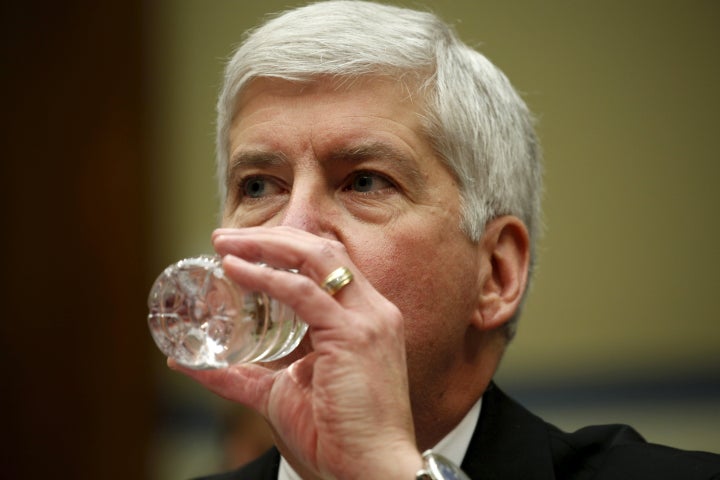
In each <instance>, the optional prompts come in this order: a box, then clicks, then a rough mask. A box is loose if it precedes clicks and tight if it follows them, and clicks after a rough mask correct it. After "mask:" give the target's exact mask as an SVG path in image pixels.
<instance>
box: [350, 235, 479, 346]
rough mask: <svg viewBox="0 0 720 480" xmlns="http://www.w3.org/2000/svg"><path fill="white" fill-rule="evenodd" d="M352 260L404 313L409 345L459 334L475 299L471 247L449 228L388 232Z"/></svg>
mask: <svg viewBox="0 0 720 480" xmlns="http://www.w3.org/2000/svg"><path fill="white" fill-rule="evenodd" d="M380 238H382V240H380V241H378V242H369V244H368V245H367V246H368V247H369V248H359V247H360V246H358V249H357V251H356V252H355V255H353V257H354V258H353V260H354V261H355V262H356V263H357V264H358V266H359V267H360V268H361V270H362V271H363V273H364V274H365V275H366V276H367V278H368V279H369V280H370V282H371V283H372V284H373V286H374V287H375V288H376V289H377V290H378V291H379V292H380V293H382V294H383V295H384V296H385V297H386V298H387V299H388V300H390V301H391V302H393V303H394V304H395V305H396V306H397V307H398V308H399V309H400V310H401V311H402V313H403V316H404V317H405V324H406V337H407V339H408V344H409V345H412V344H415V345H418V344H421V343H423V339H431V338H432V336H433V335H436V334H437V333H438V332H440V331H457V332H463V331H464V330H465V328H466V326H467V322H468V320H469V318H470V315H471V313H472V310H473V308H474V300H475V299H477V285H476V281H477V269H476V267H475V265H476V259H475V256H474V251H475V247H474V246H472V245H471V244H470V243H469V242H468V241H467V240H466V239H465V237H464V235H462V233H460V232H459V231H458V232H453V230H452V227H450V228H435V229H428V228H425V229H413V230H407V231H406V232H405V234H403V235H400V234H398V232H397V231H390V232H388V233H387V234H386V235H384V236H382V237H380Z"/></svg>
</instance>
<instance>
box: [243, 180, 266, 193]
mask: <svg viewBox="0 0 720 480" xmlns="http://www.w3.org/2000/svg"><path fill="white" fill-rule="evenodd" d="M265 187H266V185H265V179H264V178H262V177H251V178H248V179H247V180H245V181H243V182H242V191H243V194H244V195H246V196H248V197H250V198H259V197H261V196H263V194H264V193H265Z"/></svg>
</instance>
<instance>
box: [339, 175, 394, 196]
mask: <svg viewBox="0 0 720 480" xmlns="http://www.w3.org/2000/svg"><path fill="white" fill-rule="evenodd" d="M389 187H392V184H391V183H390V182H389V181H388V180H386V179H385V178H384V177H382V176H380V175H376V174H374V173H367V172H363V173H358V174H357V175H355V176H354V177H352V179H351V181H350V184H349V185H348V187H347V189H348V190H354V191H356V192H360V193H368V192H375V191H377V190H382V189H385V188H389Z"/></svg>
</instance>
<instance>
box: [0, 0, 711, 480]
mask: <svg viewBox="0 0 720 480" xmlns="http://www.w3.org/2000/svg"><path fill="white" fill-rule="evenodd" d="M300 3H301V2H293V1H290V0H282V1H280V0H265V1H263V2H250V1H240V0H235V1H229V0H213V1H212V2H206V1H201V0H156V1H153V2H150V1H146V2H142V1H140V0H106V1H104V2H89V1H79V0H72V1H66V2H50V1H38V0H30V1H25V2H4V3H3V5H2V6H1V7H0V8H1V9H2V10H0V12H1V17H0V18H1V21H2V28H0V35H2V41H1V42H0V49H2V54H3V55H2V57H3V68H2V90H1V91H2V95H3V97H2V98H3V105H4V111H3V123H2V138H3V143H2V145H3V148H4V152H5V155H4V158H3V159H2V161H0V165H1V168H2V170H1V172H2V177H1V178H2V184H3V188H2V189H0V192H1V195H2V200H1V202H0V204H1V205H2V213H3V224H4V228H3V234H2V235H0V241H1V242H2V243H0V246H1V249H0V251H2V255H3V269H2V270H3V274H2V275H3V276H2V287H3V288H2V298H1V302H2V303H0V305H2V306H3V310H2V317H1V318H2V320H1V321H0V333H1V336H0V352H1V354H2V370H1V373H2V378H3V387H2V395H1V396H0V398H2V412H3V416H4V422H3V423H4V426H3V432H4V435H3V437H4V440H5V443H6V444H5V446H4V447H3V448H2V449H1V450H0V452H2V453H0V455H2V457H0V464H2V465H3V467H2V474H0V476H3V477H6V478H47V477H50V476H52V477H54V478H79V479H84V478H88V479H90V478H105V479H113V478H118V479H120V478H136V479H152V480H165V479H168V480H170V479H178V478H188V477H191V476H193V475H199V474H203V473H209V472H213V471H219V470H221V469H223V468H228V467H230V466H234V465H237V464H240V463H242V462H244V461H246V459H247V458H250V457H252V456H253V455H254V454H256V452H258V451H260V450H261V449H263V448H264V447H265V446H266V444H267V443H268V442H269V439H268V438H267V436H266V432H265V431H264V430H263V429H262V427H261V426H260V425H259V424H258V422H257V419H255V418H254V417H252V416H249V415H247V412H244V411H243V410H242V408H240V407H237V406H233V405H229V404H227V403H226V402H224V401H222V400H220V399H217V398H215V397H213V396H212V395H210V394H208V393H206V392H204V391H203V390H202V389H200V387H198V386H196V385H194V384H192V383H190V381H188V380H185V379H184V378H182V377H180V376H179V375H175V374H173V373H171V372H169V371H168V370H167V369H166V367H165V360H164V358H163V357H162V356H161V355H160V353H159V352H158V351H157V350H156V349H155V347H154V345H153V344H152V341H151V339H150V335H149V333H148V330H147V326H146V323H145V316H146V306H145V298H146V294H147V291H148V289H149V287H150V285H151V283H152V281H153V279H154V278H155V276H156V275H157V274H158V273H159V272H160V270H161V269H162V268H163V267H164V266H165V265H167V264H168V263H170V262H172V261H174V260H177V259H179V258H180V257H184V256H188V255H193V254H197V253H201V252H208V251H210V243H209V235H210V232H211V231H212V229H213V228H214V227H215V226H216V222H217V217H216V213H217V211H218V200H217V197H216V194H215V181H214V146H213V138H214V104H215V96H216V94H217V91H218V88H219V85H220V81H221V71H222V68H223V64H224V60H225V59H226V58H227V56H228V55H229V54H230V52H231V50H232V47H233V46H234V45H237V43H238V42H239V41H240V40H241V38H242V33H243V32H244V31H245V30H246V29H247V28H249V27H251V26H253V25H255V24H257V23H258V22H259V21H260V20H262V19H263V18H264V17H265V15H267V14H268V13H270V12H275V11H278V10H282V9H284V8H286V7H289V6H293V5H298V4H300ZM397 3H399V4H401V5H408V6H419V7H423V8H430V9H432V10H434V11H435V12H437V13H438V14H440V15H441V16H442V17H443V18H445V19H446V20H448V21H449V22H451V23H453V24H455V26H456V28H457V30H458V31H459V33H460V35H461V37H463V39H464V40H465V41H466V42H468V43H469V44H471V45H475V46H477V47H478V48H479V49H480V50H481V51H482V52H483V53H485V54H486V55H487V56H488V57H489V58H490V59H491V60H492V61H494V62H495V63H496V64H497V65H498V66H499V67H500V68H502V69H503V70H504V71H505V73H506V74H507V75H508V76H509V77H510V79H511V80H512V81H513V83H514V84H515V86H516V87H517V89H518V90H519V91H521V92H522V93H523V95H524V97H525V99H526V100H527V102H528V104H529V105H530V107H531V109H532V110H533V111H534V112H536V114H537V116H538V118H539V125H538V131H539V135H540V138H541V141H542V143H543V146H544V150H545V157H546V176H545V178H546V195H545V222H546V224H547V228H546V233H545V235H544V237H543V240H542V243H541V256H540V265H539V269H538V271H537V275H536V281H535V284H534V287H533V291H532V294H531V297H530V300H529V303H528V305H527V308H526V312H525V314H524V317H523V319H522V321H521V325H520V330H519V334H518V336H517V338H516V340H515V341H514V343H513V344H512V346H511V347H510V349H509V352H508V354H507V356H506V360H505V361H504V363H503V365H502V366H501V370H500V373H499V375H498V381H499V383H500V384H501V386H502V387H503V388H504V389H505V390H506V391H508V392H509V393H510V394H512V395H514V396H515V397H517V398H519V399H520V400H521V401H523V402H524V403H525V404H526V405H528V406H529V407H531V408H532V409H534V410H535V411H536V412H537V413H539V414H541V415H542V416H544V417H545V418H546V419H547V420H549V421H551V422H554V423H556V424H557V425H558V426H560V427H561V428H564V429H568V430H571V429H575V428H577V427H579V426H582V425H586V424H591V423H607V422H625V423H631V424H633V425H634V426H635V427H637V429H638V430H640V431H641V432H642V433H643V434H644V435H645V436H646V437H647V438H648V439H649V440H651V441H654V442H659V443H665V444H670V445H673V446H677V447H682V448H689V449H701V450H711V451H715V452H720V408H718V407H719V406H720V308H719V307H718V303H716V301H717V298H718V291H719V290H720V280H719V278H720V277H719V276H718V271H719V270H720V253H718V248H717V238H718V234H719V233H720V225H719V221H720V219H719V218H718V217H719V215H718V212H719V210H720V189H719V188H718V183H719V181H720V161H719V160H720V158H719V154H718V138H720V120H719V119H718V112H720V89H718V85H720V61H719V60H718V59H719V58H720V56H718V48H719V47H720V29H719V28H718V25H720V4H718V3H717V2H712V1H704V0H691V1H686V2H677V1H637V2H621V1H610V2H590V1H580V2H578V1H563V0H553V1H547V2H536V1H531V0H518V1H514V2H502V1H500V0H495V1H481V0H479V1H472V2H471V1H466V2H463V1H435V2H433V1H430V0H427V1H424V2H422V1H412V2H397ZM253 432H257V433H253Z"/></svg>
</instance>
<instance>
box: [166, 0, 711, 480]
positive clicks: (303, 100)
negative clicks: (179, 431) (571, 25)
mask: <svg viewBox="0 0 720 480" xmlns="http://www.w3.org/2000/svg"><path fill="white" fill-rule="evenodd" d="M217 146H218V168H219V170H218V173H219V177H220V179H221V182H220V183H221V190H222V192H221V193H222V196H223V227H224V228H222V229H219V230H217V231H216V232H215V233H214V235H213V242H214V247H215V249H216V250H217V252H218V253H219V254H221V255H223V257H224V261H223V266H224V268H225V271H226V273H227V275H228V276H229V277H230V278H231V279H232V280H233V281H235V282H236V283H238V284H239V285H241V286H243V287H246V288H249V289H255V290H261V291H264V292H266V293H268V294H269V295H270V296H272V297H274V298H276V299H278V300H279V301H281V302H283V303H284V304H286V305H288V306H290V307H291V308H292V309H293V310H294V311H295V312H296V313H297V315H298V316H299V317H301V318H302V319H304V320H305V321H306V322H307V323H308V325H309V330H308V334H307V335H306V337H305V339H304V340H303V342H302V344H301V345H300V347H299V348H298V349H297V350H296V351H295V352H293V354H291V355H290V356H289V357H288V358H285V359H283V360H280V361H277V362H275V363H273V364H263V365H257V364H256V365H236V366H233V367H231V368H228V369H225V370H217V371H191V370H187V369H182V368H181V367H179V366H178V365H176V364H175V363H173V362H171V366H173V368H177V369H180V370H182V371H183V372H184V373H186V374H188V375H190V376H191V377H193V378H195V379H196V380H198V381H199V382H201V383H202V384H203V385H205V386H206V387H208V388H209V389H211V390H213V391H215V392H217V393H218V394H220V395H222V396H225V397H226V398H229V399H231V400H233V401H237V402H241V403H243V404H246V405H248V406H250V407H251V408H253V409H255V410H257V411H258V412H259V413H260V414H261V415H263V416H264V417H265V418H266V419H267V421H268V423H269V424H270V426H271V428H272V430H273V432H274V438H275V441H276V445H277V448H278V450H273V451H271V452H269V453H268V454H266V455H265V456H263V457H261V459H259V460H258V461H257V462H255V463H253V464H251V465H250V466H248V467H247V468H246V469H243V470H241V471H238V472H232V473H230V474H227V475H225V476H220V477H217V478H253V479H254V478H267V479H270V478H272V479H274V478H281V479H288V478H305V479H311V478H342V479H352V478H388V479H395V478H397V479H401V478H460V477H459V475H461V474H460V473H459V472H455V473H451V470H452V469H453V467H452V464H455V465H459V466H461V467H462V469H463V470H464V471H465V473H466V474H467V475H468V476H470V477H471V478H502V479H512V478H523V479H527V478H533V479H534V478H572V479H583V478H598V479H603V478H643V476H644V477H646V478H712V476H713V475H716V476H717V477H718V478H720V461H718V458H717V457H716V456H713V455H710V454H700V453H685V452H679V451H676V450H671V449H665V448H664V447H656V446H649V445H647V444H645V443H644V442H643V441H642V439H641V437H639V436H638V435H637V434H635V433H634V432H633V431H632V430H630V429H629V428H626V427H593V428H590V429H584V430H581V431H579V432H576V433H575V434H565V433H562V432H560V431H558V430H557V429H555V428H554V427H552V426H550V425H548V424H546V423H544V422H543V421H542V420H540V419H539V418H537V417H535V416H534V415H532V414H531V413H529V412H527V411H526V410H524V409H523V408H522V407H521V406H519V405H517V404H516V403H514V402H513V401H512V400H510V399H509V398H507V397H506V396H505V395H504V394H503V393H502V392H501V391H500V390H499V389H498V388H497V387H496V386H494V384H493V383H492V378H493V375H494V373H495V370H496V368H497V366H498V363H499V361H500V359H501V358H502V355H503V353H504V350H505V348H506V345H507V343H508V342H509V341H510V339H511V338H512V336H513V333H514V329H515V324H516V321H517V318H518V315H519V311H520V309H521V305H522V301H523V297H524V294H525V291H526V289H527V283H528V278H529V275H530V270H531V265H532V263H533V257H534V244H535V241H536V238H537V234H538V225H539V223H540V222H539V211H540V208H539V203H540V190H541V185H540V184H541V180H540V177H541V166H540V158H539V152H538V147H537V144H536V140H535V135H534V132H533V128H532V118H531V115H530V113H529V112H528V110H527V108H526V106H525V104H524V103H523V101H522V100H521V99H520V98H519V96H518V95H517V94H516V92H515V91H514V90H513V88H512V86H511V85H510V83H509V82H508V81H507V79H506V78H505V77H504V75H503V74H502V73H501V72H500V71H499V70H498V69H497V68H495V67H494V66H493V65H492V64H491V63H490V62H489V61H488V60H487V59H485V58H484V57H483V56H482V55H480V54H479V53H477V52H475V51H473V50H472V49H470V48H468V47H467V46H465V45H464V44H462V43H461V42H460V41H459V40H458V39H457V38H456V37H455V36H454V34H453V33H452V31H451V30H450V29H449V28H448V27H447V26H446V25H445V24H444V23H442V22H441V21H440V20H438V19H437V18H436V17H435V16H433V15H431V14H427V13H421V12H416V11H412V10H406V9H399V8H395V7H389V6H382V5H378V4H374V3H367V2H347V1H334V2H323V3H319V4H314V5H310V6H307V7H304V8H300V9H297V10H293V11H290V12H287V13H285V14H284V15H282V16H279V17H276V18H274V19H272V20H270V21H269V22H268V23H266V24H265V25H264V26H262V27H260V28H259V29H257V30H255V31H254V32H253V33H252V34H251V35H250V36H248V37H247V39H246V40H245V42H244V43H243V45H242V46H241V47H240V48H239V49H238V51H237V52H236V53H235V55H234V56H233V58H232V59H231V60H230V62H229V64H228V66H227V70H226V78H225V84H224V87H223V91H222V93H221V96H220V100H219V103H218V139H217ZM258 263H265V264H269V265H272V266H274V267H279V268H278V269H268V268H265V267H262V266H259V265H258ZM287 269H293V270H297V271H298V272H299V275H297V274H295V273H290V272H288V271H287ZM338 271H339V272H341V276H340V277H338V278H341V279H342V280H343V281H342V283H336V277H335V276H334V275H335V272H338ZM428 449H431V450H432V452H434V453H430V454H427V455H425V456H423V455H421V452H424V451H426V450H428ZM280 454H282V457H280ZM436 454H441V455H442V457H439V456H434V455H436ZM433 462H440V463H443V462H444V466H443V467H442V468H440V469H438V470H433V468H432V463H433ZM673 474H677V475H679V476H675V477H673V476H672V475H673Z"/></svg>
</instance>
